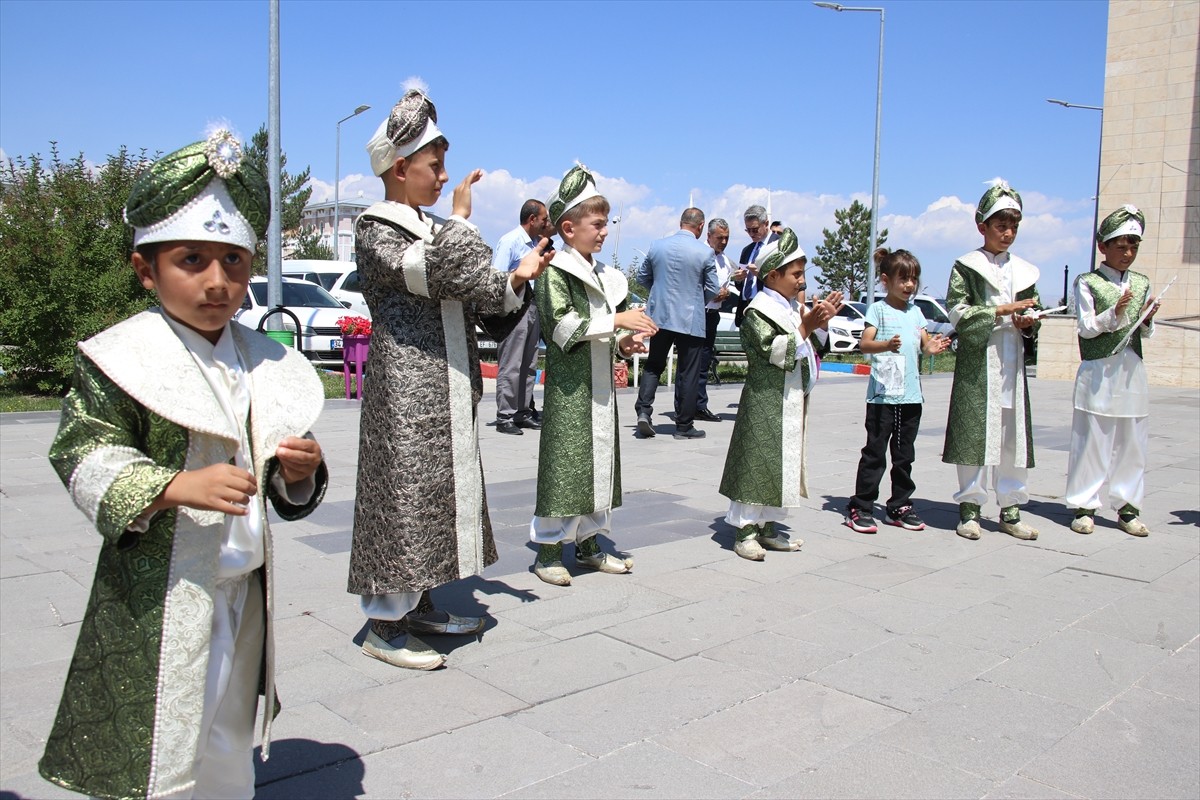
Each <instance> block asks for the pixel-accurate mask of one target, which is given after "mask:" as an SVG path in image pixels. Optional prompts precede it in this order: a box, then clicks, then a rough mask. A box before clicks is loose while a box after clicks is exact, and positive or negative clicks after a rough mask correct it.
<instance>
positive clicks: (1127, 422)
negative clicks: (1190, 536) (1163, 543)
mask: <svg viewBox="0 0 1200 800" xmlns="http://www.w3.org/2000/svg"><path fill="white" fill-rule="evenodd" d="M1145 229H1146V217H1145V216H1144V215H1143V214H1142V212H1141V211H1138V210H1137V209H1136V208H1134V207H1133V206H1129V205H1127V206H1123V207H1121V208H1119V209H1117V210H1116V211H1114V212H1113V213H1111V214H1109V215H1108V216H1107V217H1105V218H1104V222H1102V223H1100V230H1098V231H1096V246H1097V247H1098V248H1099V249H1100V252H1101V254H1103V256H1104V261H1103V262H1102V263H1101V264H1099V265H1098V266H1097V267H1096V269H1095V271H1093V272H1088V273H1086V274H1083V275H1080V276H1079V277H1078V278H1076V280H1075V314H1076V325H1077V328H1078V332H1079V355H1080V358H1081V362H1080V364H1079V371H1078V372H1077V373H1076V375H1075V414H1074V417H1073V419H1072V422H1071V458H1070V462H1069V466H1068V467H1067V494H1066V502H1067V506H1068V507H1070V508H1073V509H1075V518H1074V519H1073V520H1072V521H1071V530H1073V531H1075V532H1076V533H1085V534H1086V533H1091V532H1092V531H1093V530H1095V516H1096V510H1097V509H1098V508H1100V505H1101V503H1100V487H1101V486H1102V485H1103V483H1104V480H1105V478H1106V477H1107V479H1108V493H1109V498H1110V500H1111V503H1112V507H1113V509H1114V510H1116V512H1117V527H1119V528H1120V529H1121V530H1123V531H1125V532H1126V533H1128V534H1130V535H1132V536H1146V535H1148V534H1149V533H1150V529H1149V528H1147V527H1146V525H1145V524H1144V523H1143V522H1142V521H1141V520H1140V519H1139V518H1138V517H1139V515H1140V514H1141V505H1142V498H1143V496H1144V495H1145V488H1146V450H1147V449H1148V446H1149V440H1150V421H1149V416H1150V387H1149V384H1148V382H1147V380H1146V367H1145V365H1143V364H1142V338H1143V337H1144V336H1145V337H1148V336H1152V335H1154V314H1155V313H1156V312H1157V311H1158V306H1157V303H1156V301H1155V299H1154V298H1153V297H1152V296H1151V295H1150V279H1149V278H1147V277H1146V276H1145V275H1143V274H1142V273H1140V272H1134V271H1133V270H1132V269H1130V267H1131V266H1133V262H1134V260H1135V259H1136V258H1137V254H1138V247H1139V246H1140V245H1141V242H1142V235H1143V233H1144V232H1145ZM1148 307H1149V308H1148ZM1147 308H1148V310H1149V312H1150V313H1149V314H1148V315H1147V316H1146V319H1145V321H1144V322H1142V323H1140V324H1139V322H1138V320H1139V319H1140V318H1141V316H1142V313H1143V311H1146V310H1147Z"/></svg>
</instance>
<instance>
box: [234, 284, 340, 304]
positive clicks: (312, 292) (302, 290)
mask: <svg viewBox="0 0 1200 800" xmlns="http://www.w3.org/2000/svg"><path fill="white" fill-rule="evenodd" d="M250 291H252V292H254V302H255V305H260V306H265V305H266V304H267V282H266V281H260V282H258V283H252V284H250ZM283 304H284V305H285V306H298V307H301V308H344V306H343V305H342V304H341V303H339V302H338V301H337V300H336V299H334V297H333V295H331V294H330V293H329V292H327V291H325V290H324V289H322V288H321V287H320V286H317V285H316V284H315V283H308V282H307V281H295V282H292V281H285V282H284V284H283Z"/></svg>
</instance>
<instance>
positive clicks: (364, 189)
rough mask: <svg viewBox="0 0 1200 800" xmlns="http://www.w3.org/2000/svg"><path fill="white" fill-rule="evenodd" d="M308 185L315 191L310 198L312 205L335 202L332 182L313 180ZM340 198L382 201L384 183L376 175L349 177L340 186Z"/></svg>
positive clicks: (356, 174) (343, 179)
mask: <svg viewBox="0 0 1200 800" xmlns="http://www.w3.org/2000/svg"><path fill="white" fill-rule="evenodd" d="M308 185H309V186H310V187H312V190H313V193H312V197H310V198H309V202H310V203H326V202H331V201H332V200H333V182H332V181H323V180H321V179H320V178H312V179H310V180H309V182H308ZM338 197H339V198H341V199H343V200H345V199H348V198H354V199H358V198H361V199H365V200H382V199H383V181H381V180H379V178H377V177H375V176H374V175H363V174H362V173H354V174H353V175H347V176H346V177H344V178H342V180H341V182H340V183H339V185H338Z"/></svg>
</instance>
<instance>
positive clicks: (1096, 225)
mask: <svg viewBox="0 0 1200 800" xmlns="http://www.w3.org/2000/svg"><path fill="white" fill-rule="evenodd" d="M1099 110H1100V146H1099V147H1098V148H1097V149H1096V210H1095V211H1093V212H1092V235H1091V236H1089V237H1088V238H1089V239H1090V240H1091V243H1092V266H1091V269H1092V271H1093V272H1095V271H1096V232H1097V231H1098V230H1100V159H1101V157H1102V156H1103V155H1104V109H1103V108H1101V109H1099Z"/></svg>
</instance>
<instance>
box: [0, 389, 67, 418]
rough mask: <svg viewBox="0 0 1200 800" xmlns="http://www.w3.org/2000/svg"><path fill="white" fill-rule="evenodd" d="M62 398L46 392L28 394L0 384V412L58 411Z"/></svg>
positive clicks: (60, 407)
mask: <svg viewBox="0 0 1200 800" xmlns="http://www.w3.org/2000/svg"><path fill="white" fill-rule="evenodd" d="M61 409H62V398H61V397H57V396H55V395H48V394H29V393H28V392H21V391H17V390H16V389H13V388H12V387H11V386H6V385H4V384H0V413H7V412H13V411H59V410H61Z"/></svg>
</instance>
